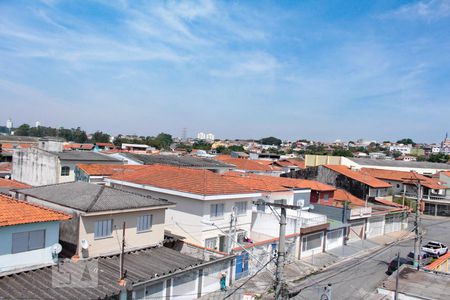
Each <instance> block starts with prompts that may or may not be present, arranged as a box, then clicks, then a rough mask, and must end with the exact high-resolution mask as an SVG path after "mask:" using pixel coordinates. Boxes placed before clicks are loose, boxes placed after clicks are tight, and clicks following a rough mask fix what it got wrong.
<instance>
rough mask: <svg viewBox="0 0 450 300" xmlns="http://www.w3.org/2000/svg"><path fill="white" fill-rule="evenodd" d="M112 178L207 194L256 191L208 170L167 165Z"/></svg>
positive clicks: (148, 167)
mask: <svg viewBox="0 0 450 300" xmlns="http://www.w3.org/2000/svg"><path fill="white" fill-rule="evenodd" d="M110 179H113V180H120V181H127V182H131V183H137V184H142V185H148V186H153V187H158V188H162V189H168V190H173V191H180V192H185V193H191V194H197V195H205V196H211V195H231V194H253V193H255V191H254V190H252V189H249V188H247V187H245V186H242V185H239V184H236V183H235V182H233V181H231V180H228V179H226V178H225V177H223V176H221V175H219V174H216V173H213V172H211V171H208V170H198V169H189V168H181V167H174V166H167V165H148V166H146V168H143V169H139V170H137V171H135V172H127V173H124V174H116V175H113V176H111V177H110Z"/></svg>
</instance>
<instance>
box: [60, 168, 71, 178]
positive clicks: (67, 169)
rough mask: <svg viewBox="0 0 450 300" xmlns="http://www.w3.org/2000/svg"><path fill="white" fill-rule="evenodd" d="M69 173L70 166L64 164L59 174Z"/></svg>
mask: <svg viewBox="0 0 450 300" xmlns="http://www.w3.org/2000/svg"><path fill="white" fill-rule="evenodd" d="M69 174H70V167H68V166H64V167H62V168H61V176H69Z"/></svg>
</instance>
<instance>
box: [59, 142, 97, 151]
mask: <svg viewBox="0 0 450 300" xmlns="http://www.w3.org/2000/svg"><path fill="white" fill-rule="evenodd" d="M93 148H94V144H74V143H72V144H66V145H64V149H65V150H71V149H72V150H79V149H81V150H92V149H93Z"/></svg>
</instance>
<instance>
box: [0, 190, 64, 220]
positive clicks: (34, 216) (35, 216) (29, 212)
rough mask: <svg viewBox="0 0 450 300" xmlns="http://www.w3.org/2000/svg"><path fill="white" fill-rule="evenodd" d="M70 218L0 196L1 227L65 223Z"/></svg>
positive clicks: (48, 209) (51, 210)
mask: <svg viewBox="0 0 450 300" xmlns="http://www.w3.org/2000/svg"><path fill="white" fill-rule="evenodd" d="M70 218H71V216H69V215H66V214H64V213H61V212H58V211H56V210H53V209H50V208H46V207H42V206H38V205H36V204H32V203H29V202H25V201H21V200H16V199H14V198H11V197H9V196H4V195H1V194H0V227H1V226H12V225H19V224H28V223H38V222H50V221H64V220H69V219H70Z"/></svg>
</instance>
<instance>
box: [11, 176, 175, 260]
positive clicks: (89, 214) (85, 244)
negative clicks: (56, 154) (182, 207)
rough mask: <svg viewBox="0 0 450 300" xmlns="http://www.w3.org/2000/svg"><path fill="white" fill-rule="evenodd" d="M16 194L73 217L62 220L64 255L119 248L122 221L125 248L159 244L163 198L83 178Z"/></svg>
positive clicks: (111, 251) (164, 206)
mask: <svg viewBox="0 0 450 300" xmlns="http://www.w3.org/2000/svg"><path fill="white" fill-rule="evenodd" d="M16 197H19V198H20V199H23V200H25V201H28V202H30V203H35V204H39V205H43V206H46V207H50V208H53V209H58V210H61V211H63V212H65V213H67V214H70V215H71V216H72V220H71V221H70V222H64V223H62V224H61V232H60V240H61V244H62V245H63V248H64V250H65V255H66V256H69V257H70V256H73V255H78V256H79V257H82V258H87V257H96V256H101V255H110V254H116V253H119V252H120V250H121V245H120V243H118V241H117V238H118V237H119V236H122V234H123V230H124V226H125V235H126V239H127V244H126V247H125V248H126V250H127V251H132V250H136V249H140V248H145V247H151V246H155V245H159V244H161V243H162V241H163V240H164V223H165V213H166V209H167V208H173V207H174V206H175V205H174V203H172V202H169V201H166V200H160V199H155V198H152V197H146V196H142V195H139V194H135V193H130V192H126V191H122V190H117V189H113V188H111V187H105V186H101V185H96V184H90V183H85V182H69V183H62V184H55V185H47V186H41V187H34V188H30V189H21V190H16Z"/></svg>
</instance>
